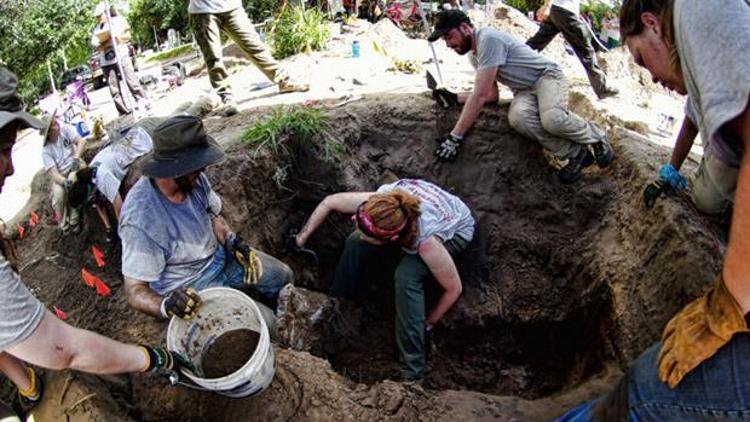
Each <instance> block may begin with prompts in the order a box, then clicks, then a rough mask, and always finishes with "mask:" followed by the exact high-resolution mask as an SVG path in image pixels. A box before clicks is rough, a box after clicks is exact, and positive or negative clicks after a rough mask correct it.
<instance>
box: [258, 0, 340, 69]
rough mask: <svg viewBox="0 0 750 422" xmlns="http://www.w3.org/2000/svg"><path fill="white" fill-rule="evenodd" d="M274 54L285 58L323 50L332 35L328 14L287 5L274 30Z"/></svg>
mask: <svg viewBox="0 0 750 422" xmlns="http://www.w3.org/2000/svg"><path fill="white" fill-rule="evenodd" d="M272 37H273V53H274V54H273V56H274V57H276V58H277V59H283V58H284V57H289V56H291V55H294V54H297V53H301V52H303V51H307V50H308V49H309V50H322V49H323V47H324V46H325V44H326V41H328V38H329V37H330V32H329V31H328V23H327V20H326V16H325V15H324V14H323V13H322V12H321V11H320V10H318V9H316V8H311V9H306V10H305V9H303V8H302V7H289V6H285V7H283V8H282V9H281V13H279V16H278V18H277V19H276V23H275V26H274V28H273V31H272Z"/></svg>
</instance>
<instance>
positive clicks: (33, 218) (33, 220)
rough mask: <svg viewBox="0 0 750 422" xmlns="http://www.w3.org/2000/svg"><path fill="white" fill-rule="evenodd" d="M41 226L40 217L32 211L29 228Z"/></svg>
mask: <svg viewBox="0 0 750 422" xmlns="http://www.w3.org/2000/svg"><path fill="white" fill-rule="evenodd" d="M37 224H39V215H37V213H35V212H34V211H31V217H29V226H31V227H36V225H37Z"/></svg>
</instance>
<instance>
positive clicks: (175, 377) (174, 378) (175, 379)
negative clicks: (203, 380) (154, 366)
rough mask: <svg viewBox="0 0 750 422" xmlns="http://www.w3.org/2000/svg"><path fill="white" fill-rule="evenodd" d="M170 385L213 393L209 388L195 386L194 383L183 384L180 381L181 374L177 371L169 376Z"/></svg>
mask: <svg viewBox="0 0 750 422" xmlns="http://www.w3.org/2000/svg"><path fill="white" fill-rule="evenodd" d="M169 383H170V384H172V386H178V385H179V386H180V387H187V388H190V389H192V390H198V391H211V390H209V389H208V388H205V387H201V386H200V385H197V384H194V383H187V382H183V381H182V380H181V379H180V374H179V373H178V372H177V371H172V372H171V373H170V374H169Z"/></svg>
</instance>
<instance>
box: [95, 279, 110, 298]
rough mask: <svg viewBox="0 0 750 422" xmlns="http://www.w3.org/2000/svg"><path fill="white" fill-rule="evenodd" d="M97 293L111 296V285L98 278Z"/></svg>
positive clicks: (102, 295)
mask: <svg viewBox="0 0 750 422" xmlns="http://www.w3.org/2000/svg"><path fill="white" fill-rule="evenodd" d="M96 294H98V295H99V296H101V297H104V296H109V287H107V285H106V284H104V282H103V281H101V280H99V279H98V278H97V279H96Z"/></svg>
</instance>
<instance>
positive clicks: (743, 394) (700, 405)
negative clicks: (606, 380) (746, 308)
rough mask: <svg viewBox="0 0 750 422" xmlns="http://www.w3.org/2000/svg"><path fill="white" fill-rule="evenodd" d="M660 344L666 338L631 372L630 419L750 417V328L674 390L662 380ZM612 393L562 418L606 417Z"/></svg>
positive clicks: (638, 360)
mask: <svg viewBox="0 0 750 422" xmlns="http://www.w3.org/2000/svg"><path fill="white" fill-rule="evenodd" d="M660 349H661V343H656V344H654V345H653V346H651V347H650V348H649V349H648V350H646V352H644V353H643V354H642V355H641V356H640V357H639V358H638V359H637V360H636V361H635V362H633V365H632V366H631V367H630V369H629V370H628V372H627V374H626V377H627V409H626V412H627V419H628V420H629V421H706V420H711V421H727V420H750V333H742V334H735V336H734V337H733V338H732V340H731V341H730V342H729V343H728V344H727V345H725V346H724V347H722V348H721V349H719V351H718V352H716V354H715V355H714V356H712V357H711V358H709V359H708V360H706V361H704V362H703V363H701V364H700V365H699V366H698V367H697V368H695V369H693V370H692V371H691V372H690V373H688V374H687V375H686V376H685V378H683V379H682V381H681V382H680V384H679V385H678V386H677V387H676V388H675V389H674V390H672V389H670V388H669V387H668V386H667V385H666V384H664V383H663V382H661V381H659V371H658V367H657V364H658V358H659V350H660ZM610 397H611V394H610V396H605V397H601V398H599V399H597V400H595V401H591V402H587V403H583V404H581V405H579V406H578V407H576V408H574V409H572V410H570V411H569V412H568V413H566V414H565V415H564V416H562V417H560V418H559V419H557V420H558V421H598V420H603V419H605V418H601V417H600V416H599V415H600V413H599V412H598V410H600V405H602V404H603V403H606V402H607V401H608V399H609V398H610ZM611 402H612V401H610V403H611Z"/></svg>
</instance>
